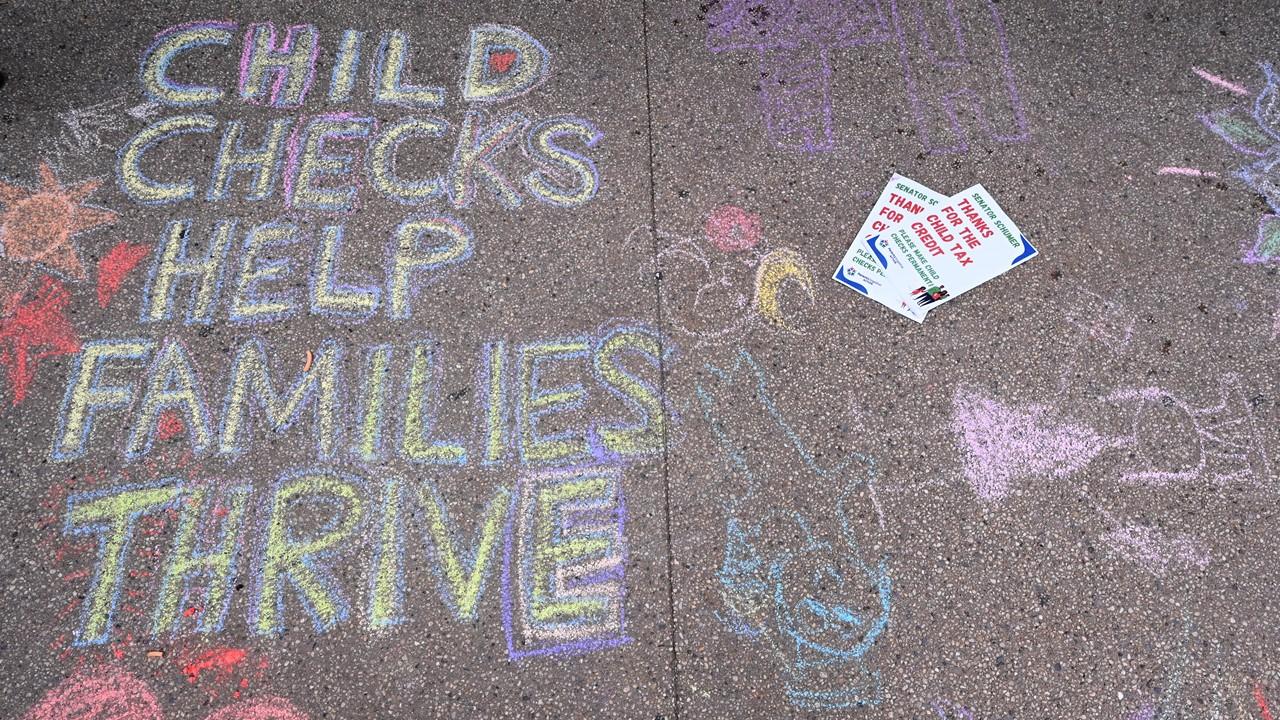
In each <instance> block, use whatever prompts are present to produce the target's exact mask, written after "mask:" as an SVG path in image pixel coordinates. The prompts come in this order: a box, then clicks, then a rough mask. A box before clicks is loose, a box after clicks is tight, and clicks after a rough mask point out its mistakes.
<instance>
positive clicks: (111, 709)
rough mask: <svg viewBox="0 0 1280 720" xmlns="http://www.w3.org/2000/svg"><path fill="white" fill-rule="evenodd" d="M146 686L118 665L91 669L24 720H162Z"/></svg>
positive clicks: (61, 687) (64, 684) (44, 700)
mask: <svg viewBox="0 0 1280 720" xmlns="http://www.w3.org/2000/svg"><path fill="white" fill-rule="evenodd" d="M162 717H163V713H162V712H161V710H160V704H159V703H158V702H156V697H155V695H153V694H152V693H151V689H150V688H148V687H147V685H146V683H144V682H142V681H141V680H139V679H138V678H136V677H134V676H132V675H130V674H129V673H128V672H125V671H124V670H122V669H121V668H119V667H117V666H115V665H104V666H101V667H97V668H92V669H87V670H83V671H80V672H78V673H76V674H75V675H72V676H71V677H69V678H67V679H66V680H63V681H62V682H61V683H59V684H58V685H57V687H55V688H53V689H52V690H50V691H49V692H47V693H45V695H44V697H43V698H41V700H40V702H39V703H37V704H36V705H35V706H34V707H32V708H31V709H30V710H28V711H27V712H26V714H24V715H23V716H22V720H161V718H162Z"/></svg>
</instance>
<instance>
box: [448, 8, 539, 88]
mask: <svg viewBox="0 0 1280 720" xmlns="http://www.w3.org/2000/svg"><path fill="white" fill-rule="evenodd" d="M550 74H551V53H549V52H547V49H546V48H544V47H543V46H542V43H540V42H538V41H537V40H534V39H533V36H531V35H529V33H526V32H525V31H523V30H521V29H520V28H518V27H512V26H510V25H480V26H477V27H474V28H472V29H471V42H470V49H469V52H468V53H467V64H466V67H465V69H464V71H463V74H462V99H463V100H466V101H467V102H483V103H497V102H502V101H504V100H510V99H512V98H515V97H519V96H520V95H523V94H525V93H527V92H529V91H530V90H532V89H533V88H535V87H537V86H538V85H540V84H542V82H543V81H544V80H546V79H547V77H548V76H549V75H550Z"/></svg>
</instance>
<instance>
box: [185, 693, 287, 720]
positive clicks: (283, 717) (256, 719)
mask: <svg viewBox="0 0 1280 720" xmlns="http://www.w3.org/2000/svg"><path fill="white" fill-rule="evenodd" d="M205 720H307V714H306V713H304V712H303V711H302V710H299V709H298V707H297V706H296V705H294V704H293V703H291V702H289V701H288V700H285V699H284V698H278V697H263V698H255V699H253V700H245V701H244V702H238V703H234V704H231V705H228V706H226V707H224V708H220V709H218V710H215V711H213V712H211V713H209V715H208V716H207V717H206V718H205Z"/></svg>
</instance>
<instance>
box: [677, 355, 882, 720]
mask: <svg viewBox="0 0 1280 720" xmlns="http://www.w3.org/2000/svg"><path fill="white" fill-rule="evenodd" d="M706 370H707V371H708V373H710V375H711V376H712V377H714V378H715V379H716V380H717V381H718V382H717V384H718V385H722V386H723V388H722V391H729V392H733V393H734V394H735V395H736V396H738V397H747V396H750V397H753V398H754V399H755V400H756V401H757V402H759V404H760V409H761V410H762V411H763V413H762V415H763V416H764V418H765V419H766V420H767V422H769V423H771V424H772V425H773V426H774V427H775V428H776V429H777V430H779V431H781V432H780V434H781V436H782V438H783V439H784V440H785V442H786V443H788V444H789V445H790V446H791V449H794V450H795V452H796V453H798V455H799V456H800V458H801V459H802V460H803V461H804V464H805V465H806V467H807V468H808V469H809V471H810V472H812V473H813V474H814V475H816V476H817V477H818V478H819V479H820V480H821V481H822V482H824V483H828V484H839V485H840V487H841V492H840V495H839V499H838V500H837V502H836V503H835V507H834V514H835V519H836V520H837V524H838V527H839V542H837V543H831V542H826V541H823V540H821V539H820V538H819V536H818V534H817V533H816V532H815V531H814V525H815V523H816V521H817V520H819V519H821V513H822V512H823V511H824V510H825V511H826V512H831V509H830V508H814V509H813V510H812V511H811V512H809V513H808V514H801V513H799V512H796V511H793V510H788V509H783V508H774V509H772V510H769V511H767V513H766V514H765V515H764V516H763V517H751V516H749V515H748V514H747V513H746V511H745V509H744V501H745V500H746V499H747V498H749V497H750V496H751V495H752V494H754V493H756V492H757V490H758V489H759V488H760V487H761V485H762V483H764V482H765V481H767V478H760V477H757V475H756V474H755V470H754V469H753V468H752V467H751V465H750V464H749V463H748V462H747V458H746V456H745V455H744V454H743V453H742V452H741V450H740V449H739V446H738V445H735V443H734V442H732V441H731V440H730V438H729V433H728V431H726V429H725V427H724V425H723V423H722V421H721V420H720V419H718V418H717V414H718V413H717V409H716V405H717V403H716V400H715V399H714V397H713V395H712V387H711V386H710V385H705V384H703V383H701V382H700V383H699V384H698V387H697V397H698V401H699V404H700V406H701V410H702V414H703V417H704V418H705V419H706V421H707V424H708V425H709V426H710V427H711V430H712V432H713V433H714V435H715V437H716V439H717V441H718V443H719V445H720V449H721V451H722V452H723V453H724V455H725V456H726V457H727V458H728V459H729V461H730V462H731V464H732V466H733V468H734V469H735V470H736V472H737V473H738V474H739V475H740V476H741V478H742V479H743V480H745V483H744V486H745V487H746V488H747V490H746V492H745V493H744V494H742V495H740V496H738V497H737V498H735V499H733V500H731V501H729V502H728V503H727V505H726V508H725V510H726V527H725V535H726V539H725V550H724V558H723V560H722V562H721V566H720V570H719V572H718V573H717V577H718V579H719V580H720V583H721V596H722V599H723V601H724V611H723V612H722V613H718V616H719V618H720V620H721V621H722V622H723V623H724V625H725V626H726V627H727V628H728V629H729V630H731V631H732V632H734V633H736V634H738V635H740V636H742V637H744V638H747V639H749V640H751V641H753V642H759V643H764V644H766V645H768V646H770V647H771V648H772V650H773V654H774V655H775V656H776V657H777V658H778V660H779V661H780V663H781V664H782V667H783V671H784V675H785V682H786V695H787V699H788V700H789V701H790V702H791V704H792V705H794V706H796V707H798V708H803V709H810V710H829V709H841V708H856V707H864V706H874V705H878V704H879V703H880V700H881V690H880V673H879V672H878V671H873V670H871V669H870V667H869V666H868V662H867V658H866V655H867V652H868V651H869V650H871V648H872V647H873V646H874V645H875V643H876V641H877V640H879V638H880V636H881V634H882V633H883V632H884V631H885V628H886V627H887V626H888V623H889V605H890V598H891V595H892V580H891V579H890V576H889V569H888V562H887V558H882V559H881V560H879V561H878V562H877V563H876V564H875V565H868V564H867V563H866V562H865V561H864V560H863V557H862V550H861V546H860V544H859V543H858V541H857V539H856V537H855V533H854V531H853V528H852V526H851V523H850V522H849V517H848V513H847V505H848V503H849V501H850V499H851V495H852V493H853V492H854V491H855V490H857V489H859V488H861V487H863V486H866V487H867V488H869V489H870V488H871V487H872V486H873V483H874V480H875V461H874V459H872V458H871V457H868V456H866V455H862V454H860V453H851V454H850V455H849V456H848V457H847V458H845V459H844V460H843V462H841V463H840V464H839V465H838V466H837V467H835V468H834V469H823V468H822V467H820V466H819V465H818V463H817V462H816V460H815V457H814V454H813V452H812V451H811V450H810V449H809V447H808V446H807V445H806V444H805V442H804V441H803V440H802V439H801V438H800V437H799V435H797V434H796V432H795V431H794V430H793V429H792V428H791V426H790V425H789V424H788V423H787V421H786V419H785V418H784V417H783V416H782V413H781V412H780V411H779V410H778V408H777V406H776V405H775V404H774V402H773V400H772V399H771V398H770V395H769V392H768V381H767V377H766V375H765V372H764V369H763V368H762V367H761V366H760V364H759V363H757V362H756V361H755V359H754V358H752V357H751V355H750V354H749V353H748V352H747V351H746V350H740V351H739V352H738V354H737V357H736V359H735V361H734V363H733V366H732V367H731V368H730V369H728V370H723V369H720V368H717V367H714V366H711V365H707V366H706ZM779 528H787V529H788V530H789V532H776V531H777V530H778V529H779ZM868 590H869V591H871V592H870V593H867V592H866V591H868ZM868 595H869V596H873V597H874V598H875V600H874V601H873V602H872V604H871V606H870V607H864V606H863V605H864V603H863V602H862V598H864V597H867V596H868Z"/></svg>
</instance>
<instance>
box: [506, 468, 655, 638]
mask: <svg viewBox="0 0 1280 720" xmlns="http://www.w3.org/2000/svg"><path fill="white" fill-rule="evenodd" d="M625 526H626V505H625V503H624V501H623V495H622V471H621V470H620V469H618V468H609V467H596V468H569V469H554V470H545V471H538V472H531V473H528V474H526V475H524V476H523V477H521V478H520V480H519V481H518V483H517V485H516V493H515V498H514V502H513V503H512V506H511V517H510V519H509V521H508V525H507V529H506V538H505V543H504V549H503V571H502V616H503V628H504V630H505V631H506V636H507V655H508V657H510V658H511V659H512V660H518V659H521V658H527V657H536V656H541V655H566V654H574V653H583V652H590V651H593V650H601V649H604V648H610V647H617V646H619V645H625V644H627V643H629V642H631V638H630V637H629V636H628V635H627V634H626V614H625V607H624V600H625V594H626V585H625V580H626V539H625V536H624V534H623V530H624V528H625Z"/></svg>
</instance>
